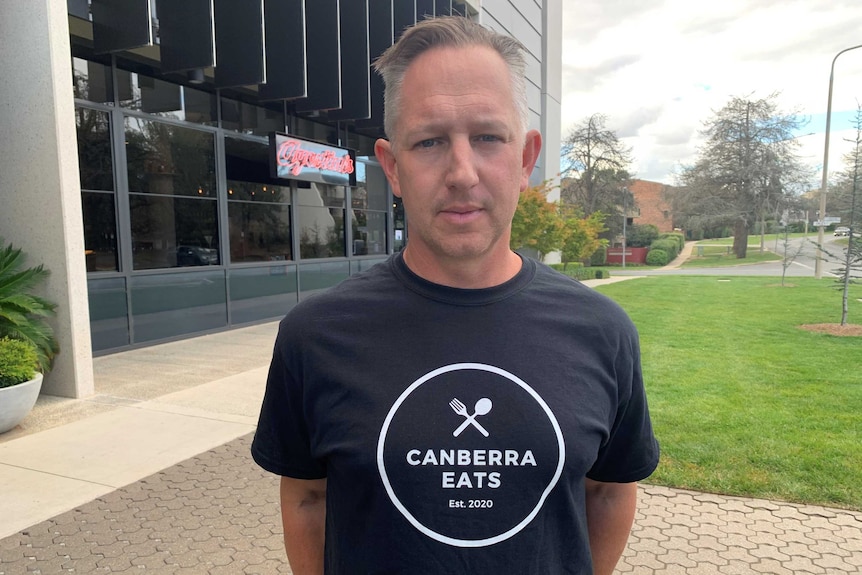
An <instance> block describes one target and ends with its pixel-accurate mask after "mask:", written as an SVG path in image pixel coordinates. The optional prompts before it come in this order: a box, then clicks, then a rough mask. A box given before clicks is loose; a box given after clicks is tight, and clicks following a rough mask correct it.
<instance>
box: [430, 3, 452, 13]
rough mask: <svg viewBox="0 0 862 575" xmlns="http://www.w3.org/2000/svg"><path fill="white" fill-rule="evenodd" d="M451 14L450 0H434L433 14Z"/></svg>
mask: <svg viewBox="0 0 862 575" xmlns="http://www.w3.org/2000/svg"><path fill="white" fill-rule="evenodd" d="M451 14H452V0H434V15H435V16H449V15H451Z"/></svg>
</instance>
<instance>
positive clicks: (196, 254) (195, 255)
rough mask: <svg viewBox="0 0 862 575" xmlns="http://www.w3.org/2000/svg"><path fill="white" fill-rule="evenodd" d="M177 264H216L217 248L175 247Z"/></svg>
mask: <svg viewBox="0 0 862 575" xmlns="http://www.w3.org/2000/svg"><path fill="white" fill-rule="evenodd" d="M177 265H178V266H209V265H218V250H214V249H212V248H202V247H199V246H179V247H178V248H177Z"/></svg>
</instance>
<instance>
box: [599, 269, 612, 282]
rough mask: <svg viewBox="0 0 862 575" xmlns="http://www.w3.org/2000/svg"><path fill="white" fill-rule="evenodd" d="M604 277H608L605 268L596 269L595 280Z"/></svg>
mask: <svg viewBox="0 0 862 575" xmlns="http://www.w3.org/2000/svg"><path fill="white" fill-rule="evenodd" d="M606 277H610V274H608V272H607V271H606V270H596V279H597V280H601V279H605V278H606Z"/></svg>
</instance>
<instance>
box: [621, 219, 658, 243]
mask: <svg viewBox="0 0 862 575" xmlns="http://www.w3.org/2000/svg"><path fill="white" fill-rule="evenodd" d="M660 237H661V236H659V234H658V228H657V227H656V226H655V225H653V224H643V225H640V224H635V225H633V226H632V227H630V228H629V229H628V230H627V231H626V246H628V247H630V248H645V247H648V246H649V245H650V244H651V243H653V242H654V241H655V240H657V239H658V238H660Z"/></svg>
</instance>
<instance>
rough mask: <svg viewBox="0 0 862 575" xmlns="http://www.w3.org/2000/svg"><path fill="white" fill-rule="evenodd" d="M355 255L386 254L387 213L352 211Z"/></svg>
mask: <svg viewBox="0 0 862 575" xmlns="http://www.w3.org/2000/svg"><path fill="white" fill-rule="evenodd" d="M352 211H353V218H352V219H351V225H352V232H353V255H355V256H365V255H370V254H385V253H386V213H385V212H371V211H366V210H352Z"/></svg>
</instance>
